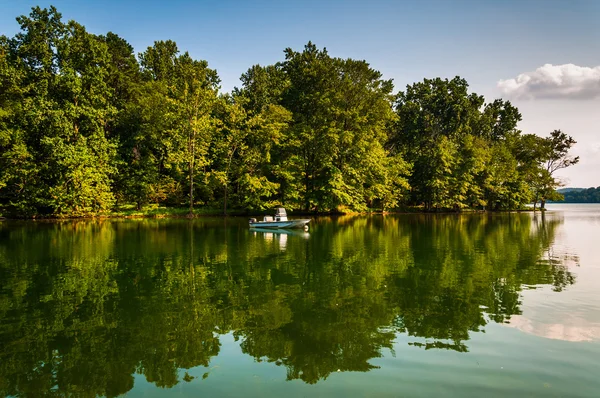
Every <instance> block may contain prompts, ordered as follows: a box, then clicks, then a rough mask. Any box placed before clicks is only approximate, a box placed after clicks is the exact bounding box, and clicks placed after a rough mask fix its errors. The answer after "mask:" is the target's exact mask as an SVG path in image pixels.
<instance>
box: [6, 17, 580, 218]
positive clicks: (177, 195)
mask: <svg viewBox="0 0 600 398" xmlns="http://www.w3.org/2000/svg"><path fill="white" fill-rule="evenodd" d="M17 21H18V22H19V24H20V26H21V32H20V33H18V34H16V35H15V36H14V37H12V38H9V37H6V36H1V37H0V214H1V215H4V216H16V217H37V216H50V217H64V216H75V217H79V216H88V215H97V214H105V213H108V212H110V211H112V210H113V209H115V208H117V207H119V206H123V205H125V204H134V205H135V206H136V207H138V208H142V207H143V206H144V205H147V204H151V203H152V204H161V205H167V206H173V207H181V206H188V207H189V212H190V213H192V212H193V209H194V206H202V207H206V208H212V209H216V208H218V209H222V212H224V213H225V214H226V213H227V211H228V209H231V208H233V209H238V210H244V211H259V210H264V209H267V208H272V207H274V206H276V205H283V206H285V207H287V208H288V209H292V210H294V209H295V210H302V211H307V212H331V211H368V210H371V209H376V210H393V209H397V208H399V207H407V206H418V207H420V208H422V209H424V210H461V209H487V210H511V209H519V208H522V207H523V206H524V205H525V204H527V203H532V202H536V203H537V202H541V204H542V206H543V204H544V203H545V201H546V200H556V199H557V197H558V196H557V195H559V194H557V193H556V191H555V189H556V188H557V187H558V186H559V185H560V183H559V181H558V180H557V179H556V178H555V176H554V173H555V171H556V170H558V169H561V168H564V167H568V166H570V165H572V164H575V163H577V161H578V158H577V157H571V156H569V149H570V148H571V147H572V146H573V145H574V144H575V141H574V140H573V139H572V138H571V137H570V136H568V135H567V134H565V133H563V132H561V131H560V130H555V131H553V132H552V133H551V134H550V136H549V137H547V138H542V137H540V136H537V135H534V134H524V133H522V132H521V131H519V130H518V129H517V123H518V122H519V121H520V120H521V115H520V113H519V111H518V109H517V108H516V107H514V106H513V105H512V104H511V103H510V102H509V101H504V100H501V99H497V100H494V101H492V102H486V100H485V99H484V98H483V97H482V96H480V95H477V94H475V93H472V92H469V90H468V84H467V82H466V81H465V80H464V79H462V78H460V77H455V78H454V79H451V80H449V79H441V78H434V79H424V80H423V81H422V82H418V83H414V84H412V85H408V86H407V87H406V88H405V90H404V91H400V92H395V91H394V86H393V84H392V81H391V80H385V79H384V78H383V77H382V74H381V73H380V72H379V71H377V70H374V69H372V68H371V67H370V65H369V63H367V62H366V61H362V60H353V59H341V58H335V57H331V56H330V55H329V54H328V53H327V51H326V50H325V49H319V48H317V47H316V46H315V45H314V44H312V43H311V42H309V43H308V44H307V45H306V46H305V47H304V49H303V50H302V51H301V52H298V51H294V50H292V49H290V48H288V49H286V50H285V51H284V59H283V60H282V61H281V62H278V63H276V64H274V65H268V66H260V65H254V66H252V67H250V68H249V69H248V71H247V72H246V73H244V74H243V75H242V76H241V87H239V88H235V89H234V90H233V91H232V92H231V93H221V92H220V91H219V89H220V87H219V77H218V74H217V72H216V71H215V70H213V69H210V68H209V66H208V63H207V62H206V61H203V60H195V59H193V58H192V57H191V56H190V55H189V54H188V53H187V52H184V53H182V52H180V51H179V49H178V48H177V45H176V43H174V42H173V41H170V40H167V41H156V42H155V43H154V45H153V46H152V47H148V48H147V49H146V51H144V52H143V53H140V54H138V55H137V56H136V55H135V53H134V50H133V47H132V46H131V45H130V44H128V43H127V41H125V40H124V39H123V38H121V37H119V36H118V35H116V34H114V33H111V32H109V33H107V34H106V35H95V34H91V33H89V32H87V31H86V30H85V28H84V27H83V26H82V25H80V24H78V23H77V22H75V21H69V22H66V23H65V22H63V21H62V18H61V15H60V13H58V11H57V10H56V9H55V8H54V7H50V9H41V8H39V7H36V8H33V9H32V12H31V14H30V15H29V16H21V17H18V18H17ZM224 51H225V50H224Z"/></svg>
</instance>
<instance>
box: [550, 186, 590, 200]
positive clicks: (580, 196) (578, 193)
mask: <svg viewBox="0 0 600 398" xmlns="http://www.w3.org/2000/svg"><path fill="white" fill-rule="evenodd" d="M558 192H560V193H561V194H563V196H564V197H565V200H564V202H565V203H600V187H597V188H563V189H559V190H558Z"/></svg>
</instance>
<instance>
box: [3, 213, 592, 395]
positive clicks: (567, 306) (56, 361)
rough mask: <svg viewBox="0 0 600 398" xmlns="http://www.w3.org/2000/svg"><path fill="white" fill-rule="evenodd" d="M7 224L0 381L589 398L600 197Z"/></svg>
mask: <svg viewBox="0 0 600 398" xmlns="http://www.w3.org/2000/svg"><path fill="white" fill-rule="evenodd" d="M549 207H550V211H549V212H547V214H546V215H545V216H544V217H542V216H541V215H539V214H538V215H536V216H534V215H533V214H528V213H521V214H493V215H484V214H471V215H468V214H466V215H461V216H457V215H439V216H434V215H398V216H372V217H341V218H319V219H316V220H313V222H312V223H311V230H310V232H308V233H304V232H301V231H295V232H293V233H278V232H266V233H265V232H255V231H250V230H248V227H247V223H246V220H245V219H237V218H229V219H226V220H225V219H210V218H203V219H197V220H193V221H189V220H115V221H85V222H71V221H70V222H60V223H49V222H48V223H41V222H9V221H5V222H0V396H5V395H12V396H41V395H45V394H47V395H58V396H62V395H74V396H96V395H104V396H116V395H120V394H127V395H128V396H152V397H154V396H170V395H178V396H200V395H204V396H247V397H252V396H256V397H262V396H270V395H272V396H281V395H286V396H289V397H295V396H309V395H310V396H344V397H345V396H377V397H380V396H390V397H397V396H423V397H428V396H460V397H466V396H472V397H480V396H486V397H488V396H506V395H508V394H511V395H513V396H540V397H549V396H582V397H584V396H589V397H595V396H598V395H599V392H600V378H599V377H598V375H600V206H599V205H550V206H549Z"/></svg>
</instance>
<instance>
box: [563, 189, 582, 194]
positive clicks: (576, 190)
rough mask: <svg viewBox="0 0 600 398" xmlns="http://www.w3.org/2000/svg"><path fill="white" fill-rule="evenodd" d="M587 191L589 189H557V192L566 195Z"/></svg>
mask: <svg viewBox="0 0 600 398" xmlns="http://www.w3.org/2000/svg"><path fill="white" fill-rule="evenodd" d="M586 189H587V188H560V189H557V190H556V192H558V193H562V194H565V193H567V192H579V191H585V190H586Z"/></svg>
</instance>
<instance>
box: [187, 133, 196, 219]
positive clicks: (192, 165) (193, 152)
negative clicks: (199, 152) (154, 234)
mask: <svg viewBox="0 0 600 398" xmlns="http://www.w3.org/2000/svg"><path fill="white" fill-rule="evenodd" d="M195 135H196V133H195V132H193V133H192V136H191V137H190V138H191V139H190V149H191V151H190V152H191V153H190V156H191V158H190V212H189V214H188V216H189V217H192V216H193V215H194V160H195V158H196V156H195V154H196V152H195V145H194V144H195V142H194V141H195V138H196V137H195Z"/></svg>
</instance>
